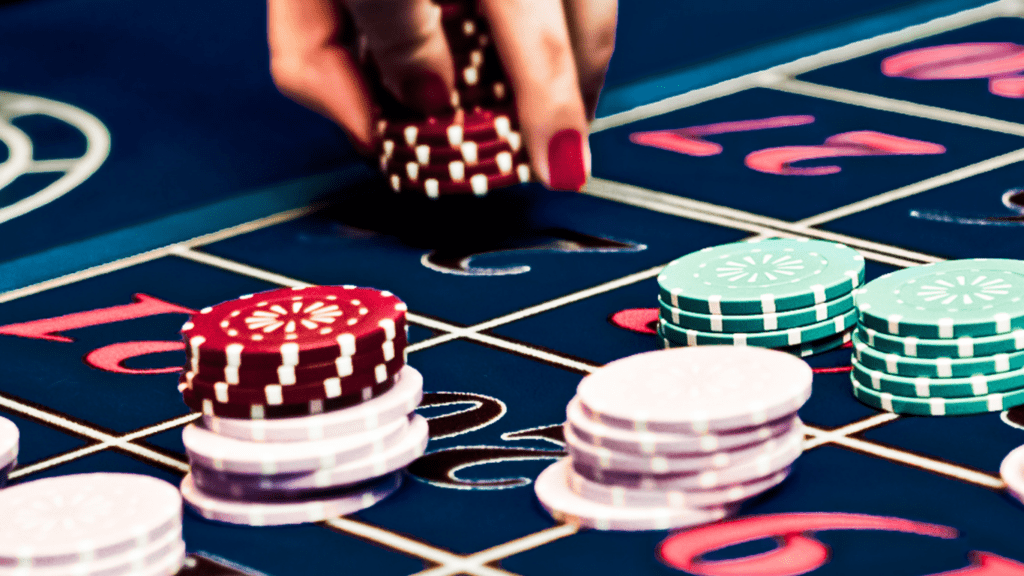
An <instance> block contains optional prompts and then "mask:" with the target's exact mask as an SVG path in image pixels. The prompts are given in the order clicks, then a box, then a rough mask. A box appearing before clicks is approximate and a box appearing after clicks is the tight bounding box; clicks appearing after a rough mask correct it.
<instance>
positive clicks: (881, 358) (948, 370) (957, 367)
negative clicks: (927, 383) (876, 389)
mask: <svg viewBox="0 0 1024 576" xmlns="http://www.w3.org/2000/svg"><path fill="white" fill-rule="evenodd" d="M853 352H854V355H855V357H856V358H857V361H858V362H860V364H861V365H863V366H864V367H865V368H868V369H871V370H878V371H881V372H886V373H888V374H893V375H897V376H924V377H928V378H964V377H968V376H976V375H988V374H1001V373H1004V372H1011V371H1017V370H1021V369H1024V352H1014V353H1012V354H1005V353H999V354H992V355H991V356H982V357H980V358H913V357H910V356H901V355H899V354H893V353H886V352H881V351H879V350H876V349H875V348H872V347H871V346H870V345H868V344H867V343H866V342H864V341H863V340H862V339H861V337H860V336H858V335H857V334H854V336H853Z"/></svg>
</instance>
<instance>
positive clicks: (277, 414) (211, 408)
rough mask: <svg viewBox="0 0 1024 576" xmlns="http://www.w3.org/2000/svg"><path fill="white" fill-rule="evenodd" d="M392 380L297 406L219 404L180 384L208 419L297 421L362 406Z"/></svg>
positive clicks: (188, 403) (186, 399) (188, 400)
mask: <svg viewBox="0 0 1024 576" xmlns="http://www.w3.org/2000/svg"><path fill="white" fill-rule="evenodd" d="M392 386H394V380H393V379H391V380H388V381H386V382H384V383H383V384H379V385H376V386H371V387H369V388H363V389H362V390H361V391H359V393H357V394H349V395H346V396H340V397H338V398H330V399H328V400H311V401H309V402H303V403H299V404H281V405H267V404H250V405H245V404H221V403H219V402H216V401H214V400H212V399H209V398H200V397H198V396H196V395H195V394H193V393H192V390H189V389H187V388H185V385H184V384H179V385H178V387H179V389H180V391H181V398H182V400H183V401H184V402H185V405H186V406H188V407H189V408H190V409H191V410H192V411H194V412H201V413H203V414H206V415H207V416H218V417H220V418H238V419H242V420H276V419H279V418H298V417H301V416H314V415H316V414H323V413H325V412H334V411H336V410H342V409H344V408H350V407H352V406H356V405H358V404H362V403H363V402H366V401H367V400H371V399H373V398H376V397H378V396H381V395H382V394H384V393H386V392H387V391H388V390H391V388H392Z"/></svg>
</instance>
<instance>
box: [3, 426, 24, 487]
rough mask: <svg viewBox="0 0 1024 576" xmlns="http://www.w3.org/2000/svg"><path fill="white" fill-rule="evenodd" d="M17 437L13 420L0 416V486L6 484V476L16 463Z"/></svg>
mask: <svg viewBox="0 0 1024 576" xmlns="http://www.w3.org/2000/svg"><path fill="white" fill-rule="evenodd" d="M19 439H20V435H19V434H18V427H17V426H15V425H14V422H11V421H10V420H8V419H6V418H0V488H3V487H4V486H5V485H6V484H7V477H8V476H9V475H10V473H11V471H12V470H14V467H15V466H17V465H18V446H19Z"/></svg>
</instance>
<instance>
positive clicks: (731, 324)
mask: <svg viewBox="0 0 1024 576" xmlns="http://www.w3.org/2000/svg"><path fill="white" fill-rule="evenodd" d="M658 305H659V307H660V308H661V315H662V317H664V318H665V319H666V320H667V321H668V322H671V323H672V324H673V325H674V326H679V327H680V328H688V329H691V330H701V331H704V332H772V331H776V330H784V329H787V328H799V327H801V326H806V325H808V324H814V323H817V322H824V321H825V320H828V319H829V318H835V317H836V316H839V315H841V314H843V313H845V312H848V311H850V310H852V309H853V294H845V295H843V296H840V297H838V298H836V299H834V300H829V301H828V302H824V303H822V304H818V305H815V306H811V307H809V308H798V309H796V310H788V311H786V312H774V313H771V314H749V315H740V314H700V313H698V312H688V311H686V310H681V309H679V308H676V307H674V306H672V305H671V304H668V303H666V302H665V301H663V300H661V299H660V298H659V299H658Z"/></svg>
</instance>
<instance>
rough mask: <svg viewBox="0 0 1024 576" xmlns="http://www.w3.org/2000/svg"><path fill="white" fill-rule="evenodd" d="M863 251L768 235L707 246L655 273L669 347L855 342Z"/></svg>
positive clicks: (804, 350) (821, 347)
mask: <svg viewBox="0 0 1024 576" xmlns="http://www.w3.org/2000/svg"><path fill="white" fill-rule="evenodd" d="M863 282H864V257H863V256H861V255H860V254H859V253H858V252H857V251H856V250H853V249H851V248H849V247H847V246H844V245H842V244H835V243H832V242H823V241H820V240H807V239H798V240H790V239H770V240H760V241H751V242H737V243H733V244H723V245H721V246H714V247H711V248H705V249H704V250H700V251H698V252H694V253H691V254H688V255H686V256H683V257H682V258H679V259H677V260H675V261H673V262H671V263H669V265H668V266H666V267H665V269H664V270H662V272H661V274H660V275H659V276H658V285H659V288H660V291H659V295H658V304H659V309H660V321H659V323H658V334H659V336H660V337H661V339H662V344H663V346H664V347H665V348H671V347H676V346H698V345H723V344H724V345H733V346H758V347H763V348H777V349H780V350H785V351H786V352H790V353H792V354H796V355H798V356H801V357H803V356H810V355H811V354H817V353H820V352H825V351H827V350H832V349H834V348H838V347H840V346H842V345H844V344H846V343H847V342H849V341H850V334H851V331H852V328H853V326H854V324H856V318H857V311H856V310H855V309H854V305H853V294H852V292H853V290H854V289H855V288H857V287H858V286H860V285H861V284H863Z"/></svg>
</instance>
